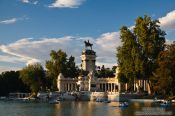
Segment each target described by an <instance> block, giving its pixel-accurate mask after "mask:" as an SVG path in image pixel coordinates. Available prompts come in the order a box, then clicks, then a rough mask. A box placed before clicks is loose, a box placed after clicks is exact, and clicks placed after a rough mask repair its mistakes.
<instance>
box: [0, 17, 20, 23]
mask: <svg viewBox="0 0 175 116" xmlns="http://www.w3.org/2000/svg"><path fill="white" fill-rule="evenodd" d="M16 21H17V18H12V19H7V20H2V21H0V24H13V23H16Z"/></svg>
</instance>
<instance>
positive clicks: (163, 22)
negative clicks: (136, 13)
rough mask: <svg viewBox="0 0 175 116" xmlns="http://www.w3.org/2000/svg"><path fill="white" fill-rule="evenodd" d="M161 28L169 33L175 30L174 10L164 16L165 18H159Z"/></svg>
mask: <svg viewBox="0 0 175 116" xmlns="http://www.w3.org/2000/svg"><path fill="white" fill-rule="evenodd" d="M159 21H160V26H161V28H163V29H165V30H167V31H171V30H175V10H173V11H171V12H169V13H167V14H166V16H164V17H161V18H159Z"/></svg>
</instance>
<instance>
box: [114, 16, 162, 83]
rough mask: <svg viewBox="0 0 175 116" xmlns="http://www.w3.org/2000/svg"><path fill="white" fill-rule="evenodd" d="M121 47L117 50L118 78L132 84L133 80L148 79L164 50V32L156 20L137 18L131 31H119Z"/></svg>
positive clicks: (124, 29)
mask: <svg viewBox="0 0 175 116" xmlns="http://www.w3.org/2000/svg"><path fill="white" fill-rule="evenodd" d="M120 39H121V42H122V46H120V47H118V48H117V54H116V56H117V60H118V67H119V78H120V80H122V77H123V79H124V81H126V78H127V79H128V81H129V82H131V83H133V81H134V79H138V78H142V79H149V78H150V77H151V76H152V74H153V71H154V69H155V68H156V67H157V58H158V55H159V53H160V52H161V51H163V50H164V43H165V32H164V31H162V30H161V29H160V27H159V21H158V20H152V19H151V17H149V16H144V17H138V18H137V19H136V23H135V26H134V28H133V30H130V29H129V28H128V27H126V26H123V27H122V28H121V30H120Z"/></svg>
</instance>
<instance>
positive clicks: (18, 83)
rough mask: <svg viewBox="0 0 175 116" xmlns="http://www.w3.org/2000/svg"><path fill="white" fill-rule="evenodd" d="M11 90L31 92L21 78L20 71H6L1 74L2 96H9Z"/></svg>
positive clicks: (0, 93)
mask: <svg viewBox="0 0 175 116" xmlns="http://www.w3.org/2000/svg"><path fill="white" fill-rule="evenodd" d="M10 92H30V90H29V87H28V86H26V85H25V84H24V83H23V82H22V80H21V79H20V78H19V71H6V72H2V74H0V96H8V94H9V93H10Z"/></svg>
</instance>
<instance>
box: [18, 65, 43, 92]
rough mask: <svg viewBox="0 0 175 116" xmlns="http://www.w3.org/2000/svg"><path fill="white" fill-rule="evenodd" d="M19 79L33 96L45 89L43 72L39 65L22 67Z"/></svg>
mask: <svg viewBox="0 0 175 116" xmlns="http://www.w3.org/2000/svg"><path fill="white" fill-rule="evenodd" d="M20 78H21V79H22V81H23V82H24V83H25V84H26V85H28V86H29V87H30V90H31V91H32V92H33V94H35V95H36V93H37V92H38V91H39V90H42V89H44V88H45V71H44V69H43V67H42V65H41V64H39V63H36V64H32V65H28V66H26V67H24V68H23V69H22V70H21V71H20Z"/></svg>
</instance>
